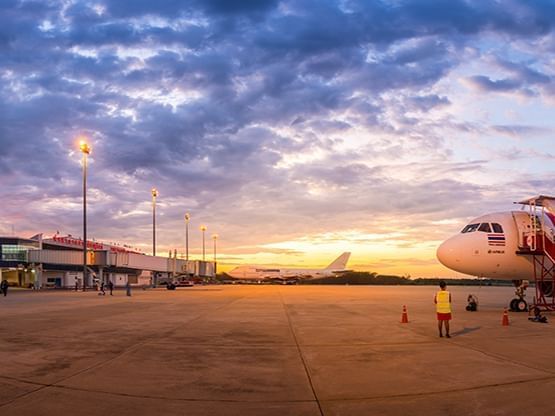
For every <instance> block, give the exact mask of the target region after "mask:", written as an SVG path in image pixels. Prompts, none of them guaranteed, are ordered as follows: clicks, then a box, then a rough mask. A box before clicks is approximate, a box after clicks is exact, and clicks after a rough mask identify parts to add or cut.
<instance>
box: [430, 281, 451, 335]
mask: <svg viewBox="0 0 555 416" xmlns="http://www.w3.org/2000/svg"><path fill="white" fill-rule="evenodd" d="M446 287H447V284H446V283H445V282H444V281H443V280H442V281H440V282H439V289H440V290H439V291H438V292H437V293H436V295H435V297H434V303H435V304H436V313H437V328H438V329H439V336H440V338H443V325H444V324H445V336H446V337H447V338H451V335H449V321H450V320H451V294H450V293H449V292H448V291H447V290H446Z"/></svg>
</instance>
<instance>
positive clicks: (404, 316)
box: [401, 305, 409, 324]
mask: <svg viewBox="0 0 555 416" xmlns="http://www.w3.org/2000/svg"><path fill="white" fill-rule="evenodd" d="M401 323H402V324H408V323H409V315H408V314H407V307H406V306H405V305H403V314H402V315H401Z"/></svg>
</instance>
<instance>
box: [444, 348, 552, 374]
mask: <svg viewBox="0 0 555 416" xmlns="http://www.w3.org/2000/svg"><path fill="white" fill-rule="evenodd" d="M447 342H449V343H450V344H454V345H457V346H459V347H461V348H464V349H467V350H472V351H476V352H479V353H480V354H483V355H485V356H487V357H491V358H495V359H496V360H498V361H502V362H506V363H510V364H513V365H517V366H520V367H524V368H528V369H530V370H535V371H541V372H542V373H546V374H551V375H555V371H553V370H548V369H545V368H541V367H537V366H534V365H530V364H526V363H523V362H521V361H516V360H513V359H511V358H509V357H505V356H503V355H499V354H495V353H492V352H488V351H484V350H481V349H480V348H478V347H474V346H472V345H461V344H459V343H458V342H456V341H452V340H451V341H447Z"/></svg>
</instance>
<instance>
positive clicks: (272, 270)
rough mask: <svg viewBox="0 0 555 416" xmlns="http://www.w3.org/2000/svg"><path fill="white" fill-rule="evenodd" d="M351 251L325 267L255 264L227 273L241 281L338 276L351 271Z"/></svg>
mask: <svg viewBox="0 0 555 416" xmlns="http://www.w3.org/2000/svg"><path fill="white" fill-rule="evenodd" d="M350 256H351V253H349V252H345V253H343V254H341V255H340V256H339V257H338V258H336V259H335V260H334V261H332V262H331V263H330V265H329V266H327V267H325V268H323V269H289V268H277V267H264V266H255V265H250V264H249V265H243V266H238V267H236V268H234V269H233V270H231V271H230V272H228V273H227V274H228V275H230V276H231V277H233V278H235V279H239V280H241V281H253V282H258V283H260V282H265V281H266V282H268V281H269V282H272V281H274V282H280V283H284V284H286V283H294V282H297V281H298V280H304V279H318V278H321V277H330V276H337V275H339V274H342V273H346V272H349V271H350V270H347V269H346V267H347V262H348V261H349V257H350Z"/></svg>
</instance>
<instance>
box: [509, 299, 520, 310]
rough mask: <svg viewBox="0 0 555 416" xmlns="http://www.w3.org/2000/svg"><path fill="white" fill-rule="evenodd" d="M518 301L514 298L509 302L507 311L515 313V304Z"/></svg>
mask: <svg viewBox="0 0 555 416" xmlns="http://www.w3.org/2000/svg"><path fill="white" fill-rule="evenodd" d="M519 301H520V299H517V298H514V299H513V300H511V303H509V309H510V310H511V311H516V310H517V309H516V308H517V305H516V304H517V303H518V302H519Z"/></svg>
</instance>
